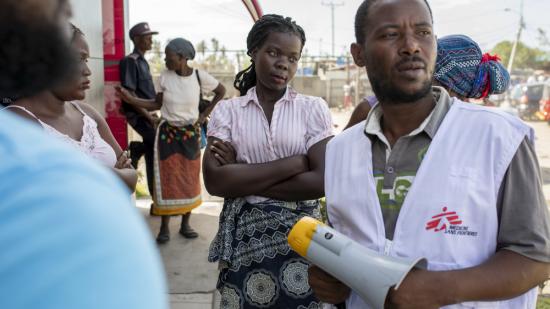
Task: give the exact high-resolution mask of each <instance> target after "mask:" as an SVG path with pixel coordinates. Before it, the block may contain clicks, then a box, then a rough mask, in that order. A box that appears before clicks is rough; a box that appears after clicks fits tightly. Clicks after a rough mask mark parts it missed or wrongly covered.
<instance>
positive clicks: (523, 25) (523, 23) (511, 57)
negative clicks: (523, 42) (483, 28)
mask: <svg viewBox="0 0 550 309" xmlns="http://www.w3.org/2000/svg"><path fill="white" fill-rule="evenodd" d="M523 1H524V0H521V4H520V11H519V28H518V33H517V35H516V40H515V41H514V45H513V46H512V52H511V53H510V59H509V60H508V68H507V70H508V73H510V74H512V67H513V65H514V58H515V57H516V49H517V47H518V43H519V41H520V39H521V30H523V28H524V27H525V22H524V20H523ZM506 11H511V10H510V9H506Z"/></svg>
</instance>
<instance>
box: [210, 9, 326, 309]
mask: <svg viewBox="0 0 550 309" xmlns="http://www.w3.org/2000/svg"><path fill="white" fill-rule="evenodd" d="M305 41H306V37H305V33H304V31H303V29H302V28H301V27H300V26H299V25H297V24H296V23H295V22H294V21H293V20H292V19H291V18H290V17H286V18H285V17H283V16H280V15H272V14H270V15H264V16H262V18H260V19H259V20H258V21H257V22H256V23H255V24H254V26H252V29H251V30H250V32H249V34H248V37H247V49H248V55H249V56H250V57H251V58H252V65H251V66H250V67H248V68H247V69H245V70H243V71H241V72H240V73H239V74H237V77H236V79H235V88H237V89H238V90H239V92H240V94H241V96H240V97H237V98H234V99H230V100H226V101H223V102H221V103H220V104H218V106H217V107H216V108H215V109H214V111H213V113H212V117H211V119H210V123H209V124H208V136H209V137H208V146H207V148H206V151H205V155H204V161H203V167H204V183H205V185H206V189H207V190H208V191H209V192H210V193H211V194H213V195H217V196H222V197H224V198H225V199H224V206H223V211H222V214H221V216H220V225H219V228H218V233H217V235H216V238H215V239H214V241H213V242H212V244H211V246H210V253H209V258H208V259H209V261H210V262H216V261H218V262H219V265H220V275H219V278H218V286H217V288H218V290H219V291H220V293H221V295H222V299H221V307H222V308H318V307H319V306H320V304H319V301H318V300H317V298H316V297H315V296H314V295H313V293H312V290H311V288H310V286H309V284H308V281H307V268H308V267H309V263H308V262H307V261H306V260H304V259H303V258H301V257H300V256H299V255H298V254H296V253H295V252H293V251H292V250H290V248H289V246H288V243H287V241H286V236H287V234H288V232H289V230H290V228H291V227H292V226H293V224H294V223H296V221H297V220H298V219H299V218H301V217H303V216H313V217H318V216H319V200H318V199H319V198H321V197H322V196H323V195H324V191H323V183H324V181H323V174H324V155H325V145H326V143H327V142H328V140H329V139H330V138H331V137H332V119H331V115H330V111H329V109H328V105H327V103H326V102H325V101H324V100H323V99H321V98H318V97H311V96H306V95H302V94H300V93H298V92H296V91H295V90H294V89H292V88H291V87H289V86H288V83H289V82H290V81H291V80H292V78H293V77H294V75H295V74H296V70H297V66H298V62H299V60H300V57H301V54H302V49H303V47H304V44H305Z"/></svg>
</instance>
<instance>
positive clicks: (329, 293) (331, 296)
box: [308, 265, 351, 304]
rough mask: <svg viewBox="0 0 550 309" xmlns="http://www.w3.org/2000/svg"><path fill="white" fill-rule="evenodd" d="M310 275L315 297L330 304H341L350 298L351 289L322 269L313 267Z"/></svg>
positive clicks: (310, 269) (310, 283) (310, 268)
mask: <svg viewBox="0 0 550 309" xmlns="http://www.w3.org/2000/svg"><path fill="white" fill-rule="evenodd" d="M308 273H309V278H308V279H309V285H310V286H311V289H312V290H313V292H314V293H315V296H317V298H319V299H320V300H321V301H323V302H325V303H329V304H340V303H343V302H345V301H346V299H347V298H348V297H349V295H350V293H351V289H350V288H349V287H348V286H347V285H345V284H343V283H342V282H340V281H339V280H338V279H336V278H334V277H333V276H331V275H329V274H328V273H327V272H325V271H324V270H322V269H321V268H319V267H317V266H315V265H311V266H310V267H309V271H308Z"/></svg>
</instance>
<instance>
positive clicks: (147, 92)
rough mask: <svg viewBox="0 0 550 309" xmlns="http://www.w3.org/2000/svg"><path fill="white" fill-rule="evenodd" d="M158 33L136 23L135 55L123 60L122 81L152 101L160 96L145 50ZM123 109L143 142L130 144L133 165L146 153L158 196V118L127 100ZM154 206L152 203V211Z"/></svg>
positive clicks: (147, 169) (150, 179) (150, 185)
mask: <svg viewBox="0 0 550 309" xmlns="http://www.w3.org/2000/svg"><path fill="white" fill-rule="evenodd" d="M155 34H158V32H156V31H153V30H151V28H150V27H149V24H148V23H146V22H142V23H138V24H136V25H134V26H133V27H132V28H131V29H130V31H129V35H130V40H132V43H133V44H134V50H133V51H132V53H131V54H129V55H128V56H126V57H124V58H123V59H122V60H120V63H119V69H120V84H121V86H122V87H124V88H125V89H127V90H128V91H130V92H131V93H132V94H133V95H135V96H137V97H138V98H142V99H146V100H150V99H154V98H155V96H156V91H155V85H154V84H153V76H152V75H151V71H150V69H149V63H147V60H145V53H147V52H148V51H150V50H151V48H152V47H153V35H155ZM121 109H122V112H123V113H124V115H125V116H126V120H127V121H128V124H129V125H130V126H131V127H132V128H133V129H134V130H135V131H136V132H137V133H138V134H139V135H140V136H141V138H142V142H137V141H132V142H130V145H129V147H128V148H129V151H130V159H131V160H132V165H133V166H134V168H137V163H138V161H139V159H140V158H141V156H143V155H145V172H146V175H147V188H148V189H149V193H150V194H151V196H153V195H154V188H153V183H154V180H153V178H154V171H153V160H154V154H153V153H154V152H153V148H154V145H155V129H156V124H157V122H158V119H157V118H156V115H155V114H153V113H149V111H147V110H145V109H144V108H140V107H136V106H132V105H130V104H127V102H123V103H122V108H121ZM152 207H153V205H151V211H152Z"/></svg>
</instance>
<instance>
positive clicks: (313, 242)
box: [288, 217, 426, 308]
mask: <svg viewBox="0 0 550 309" xmlns="http://www.w3.org/2000/svg"><path fill="white" fill-rule="evenodd" d="M288 243H289V245H290V247H291V248H292V249H293V250H294V251H296V252H297V253H298V254H300V255H301V256H303V257H304V258H306V259H307V260H309V261H310V262H311V263H313V264H315V265H317V266H318V267H320V268H321V269H323V270H324V271H326V272H327V273H329V274H330V275H332V276H333V277H335V278H337V279H338V280H340V281H342V282H343V283H344V284H346V285H347V286H349V287H350V288H351V289H352V290H353V291H355V292H356V293H357V294H358V295H359V296H360V297H361V298H362V299H363V300H364V301H365V302H366V303H368V304H369V305H370V306H371V307H372V308H384V302H385V300H386V296H387V294H388V291H389V289H390V288H391V287H394V288H395V289H397V288H399V285H400V284H401V282H402V281H403V279H405V277H406V276H407V274H408V273H409V272H410V271H411V270H412V269H413V268H414V267H417V268H422V269H425V268H426V260H425V259H423V258H418V259H405V258H398V257H393V256H387V255H383V254H380V253H378V252H376V251H374V250H371V249H367V248H365V247H364V246H361V245H360V244H358V243H357V242H355V241H353V240H351V239H350V238H348V237H347V236H345V235H343V234H341V233H339V232H338V231H336V230H335V229H333V228H330V227H328V226H326V225H325V224H323V223H321V222H320V221H318V220H315V219H313V218H310V217H303V218H302V219H300V220H299V221H298V222H297V223H296V224H295V225H294V227H293V228H292V230H291V231H290V233H289V235H288Z"/></svg>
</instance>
